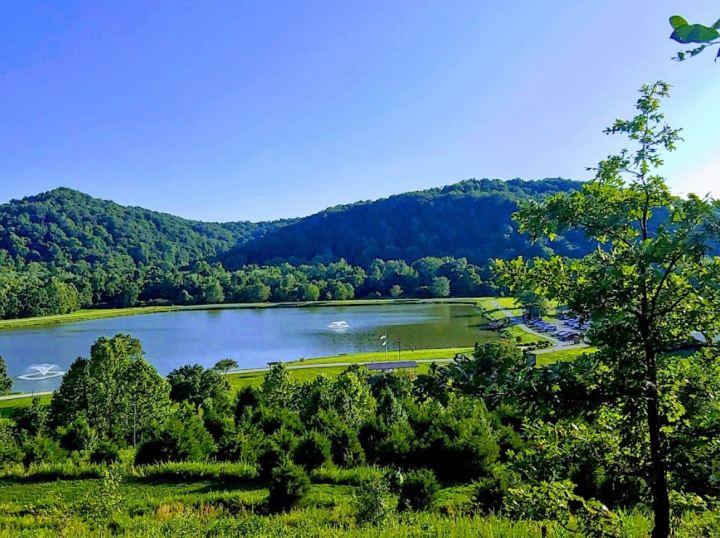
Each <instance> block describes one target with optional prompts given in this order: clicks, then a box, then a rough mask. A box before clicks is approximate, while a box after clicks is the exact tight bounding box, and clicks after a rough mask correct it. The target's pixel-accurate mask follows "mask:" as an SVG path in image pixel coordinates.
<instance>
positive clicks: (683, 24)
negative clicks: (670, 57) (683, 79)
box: [670, 15, 720, 62]
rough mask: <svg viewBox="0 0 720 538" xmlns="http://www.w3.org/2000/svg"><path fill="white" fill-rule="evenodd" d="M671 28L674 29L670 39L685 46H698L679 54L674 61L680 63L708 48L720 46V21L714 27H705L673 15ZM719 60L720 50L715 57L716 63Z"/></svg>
mask: <svg viewBox="0 0 720 538" xmlns="http://www.w3.org/2000/svg"><path fill="white" fill-rule="evenodd" d="M670 26H672V29H673V32H672V34H671V35H670V39H672V40H674V41H677V42H678V43H682V44H683V45H686V44H695V45H697V46H696V47H695V48H693V49H690V50H685V51H681V52H678V53H677V56H676V57H675V58H674V59H675V60H677V61H679V62H682V61H684V60H686V59H688V58H691V57H693V56H697V55H698V54H700V53H701V52H703V51H704V50H705V49H706V48H708V47H711V46H713V45H720V19H718V21H717V22H716V23H715V24H713V25H712V26H704V25H702V24H689V23H688V21H686V20H685V19H684V18H683V17H681V16H680V15H673V16H672V17H670ZM717 58H720V49H718V53H717V55H716V56H715V60H716V61H717Z"/></svg>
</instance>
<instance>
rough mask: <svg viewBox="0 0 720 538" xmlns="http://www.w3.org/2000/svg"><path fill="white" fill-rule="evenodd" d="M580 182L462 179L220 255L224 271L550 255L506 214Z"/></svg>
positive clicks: (338, 213)
mask: <svg viewBox="0 0 720 538" xmlns="http://www.w3.org/2000/svg"><path fill="white" fill-rule="evenodd" d="M580 185H581V183H580V182H577V181H571V180H567V179H544V180H538V181H523V180H520V179H514V180H511V181H500V180H491V179H481V180H475V179H471V180H467V181H462V182H460V183H456V184H453V185H449V186H447V187H442V188H436V189H429V190H425V191H419V192H411V193H405V194H398V195H396V196H391V197H389V198H385V199H381V200H377V201H373V202H358V203H355V204H351V205H344V206H337V207H333V208H330V209H327V210H325V211H321V212H320V213H317V214H315V215H312V216H309V217H306V218H303V219H298V220H297V221H295V222H293V223H291V224H289V225H288V226H284V227H282V228H277V229H274V230H269V231H268V233H266V234H264V235H262V236H258V237H257V238H255V239H253V240H250V241H248V242H246V243H242V244H240V245H238V246H236V247H235V248H233V249H231V250H230V251H229V252H227V253H226V254H224V255H222V256H221V257H220V259H221V261H222V262H223V264H224V265H225V266H226V267H228V268H231V269H232V268H237V267H240V266H242V265H244V264H246V263H274V262H278V261H289V262H291V263H313V262H328V261H332V260H336V259H338V258H345V259H346V260H348V262H350V263H352V264H357V265H362V266H366V267H367V266H368V265H369V264H370V262H371V261H372V260H373V259H374V258H381V259H384V260H394V259H403V260H407V261H413V260H417V259H418V258H421V257H423V256H453V257H456V258H462V257H466V258H468V259H469V260H470V261H471V262H473V263H476V264H480V265H482V264H484V263H486V262H487V261H488V260H489V259H491V258H496V257H499V258H511V257H514V256H518V255H524V256H532V255H539V254H542V253H543V252H545V253H547V252H549V250H548V248H549V247H548V246H547V245H542V244H534V245H533V244H531V243H530V242H529V241H528V240H527V238H526V237H525V236H522V235H520V234H518V233H517V229H516V226H515V224H514V223H513V222H512V218H511V216H512V213H513V212H514V211H515V210H516V209H517V206H518V202H519V201H521V200H526V199H528V198H541V197H544V196H548V195H551V194H555V193H557V192H569V191H572V190H576V189H578V188H579V187H580ZM550 246H551V247H552V250H553V251H555V252H557V253H559V254H563V255H570V256H573V255H582V254H584V253H585V252H587V251H588V249H589V248H590V245H589V244H588V243H587V242H586V241H585V240H584V239H583V238H582V236H581V235H580V234H574V235H572V236H568V237H566V238H558V240H557V241H556V242H553V243H552V244H551V245H550Z"/></svg>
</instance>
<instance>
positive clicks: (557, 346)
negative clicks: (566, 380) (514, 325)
mask: <svg viewBox="0 0 720 538" xmlns="http://www.w3.org/2000/svg"><path fill="white" fill-rule="evenodd" d="M493 304H494V305H495V308H497V309H498V310H500V312H502V313H503V314H505V316H506V317H508V318H512V317H515V314H513V313H512V312H510V310H508V309H506V308H503V307H502V306H500V303H498V302H497V301H495V300H493ZM518 326H519V327H521V328H522V330H523V331H525V332H528V333H530V334H534V335H535V336H540V337H542V338H546V339H547V340H550V341H551V342H552V343H553V345H552V346H550V347H546V348H545V349H538V350H536V351H535V354H536V355H542V354H545V353H552V352H553V351H562V350H565V349H582V348H585V347H590V346H588V345H587V344H584V343H580V344H570V343H568V342H563V341H562V340H558V339H557V338H555V337H553V336H550V335H549V334H545V333H541V332H539V331H536V330H535V329H533V328H532V327H528V326H527V325H525V324H524V323H518Z"/></svg>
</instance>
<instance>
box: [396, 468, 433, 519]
mask: <svg viewBox="0 0 720 538" xmlns="http://www.w3.org/2000/svg"><path fill="white" fill-rule="evenodd" d="M439 489H440V484H438V481H437V478H435V473H433V472H432V471H431V470H430V469H419V470H417V471H410V472H409V473H407V474H406V475H405V477H404V479H403V482H402V485H401V486H400V499H399V501H398V507H399V508H400V509H401V510H425V509H427V508H428V507H429V506H430V505H431V504H432V503H433V501H434V500H435V495H436V494H437V492H438V490H439Z"/></svg>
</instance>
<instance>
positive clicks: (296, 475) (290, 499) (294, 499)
mask: <svg viewBox="0 0 720 538" xmlns="http://www.w3.org/2000/svg"><path fill="white" fill-rule="evenodd" d="M309 490H310V479H309V478H308V475H307V473H306V472H305V470H304V469H303V468H302V467H300V466H298V465H295V464H293V463H290V462H285V463H283V464H282V465H280V466H279V467H277V468H275V470H274V471H273V473H272V479H271V480H270V496H269V497H268V508H269V509H270V510H271V511H272V512H286V511H288V510H290V509H292V508H293V507H294V506H295V505H297V503H298V502H300V501H301V500H302V499H303V497H305V495H307V492H308V491H309Z"/></svg>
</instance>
